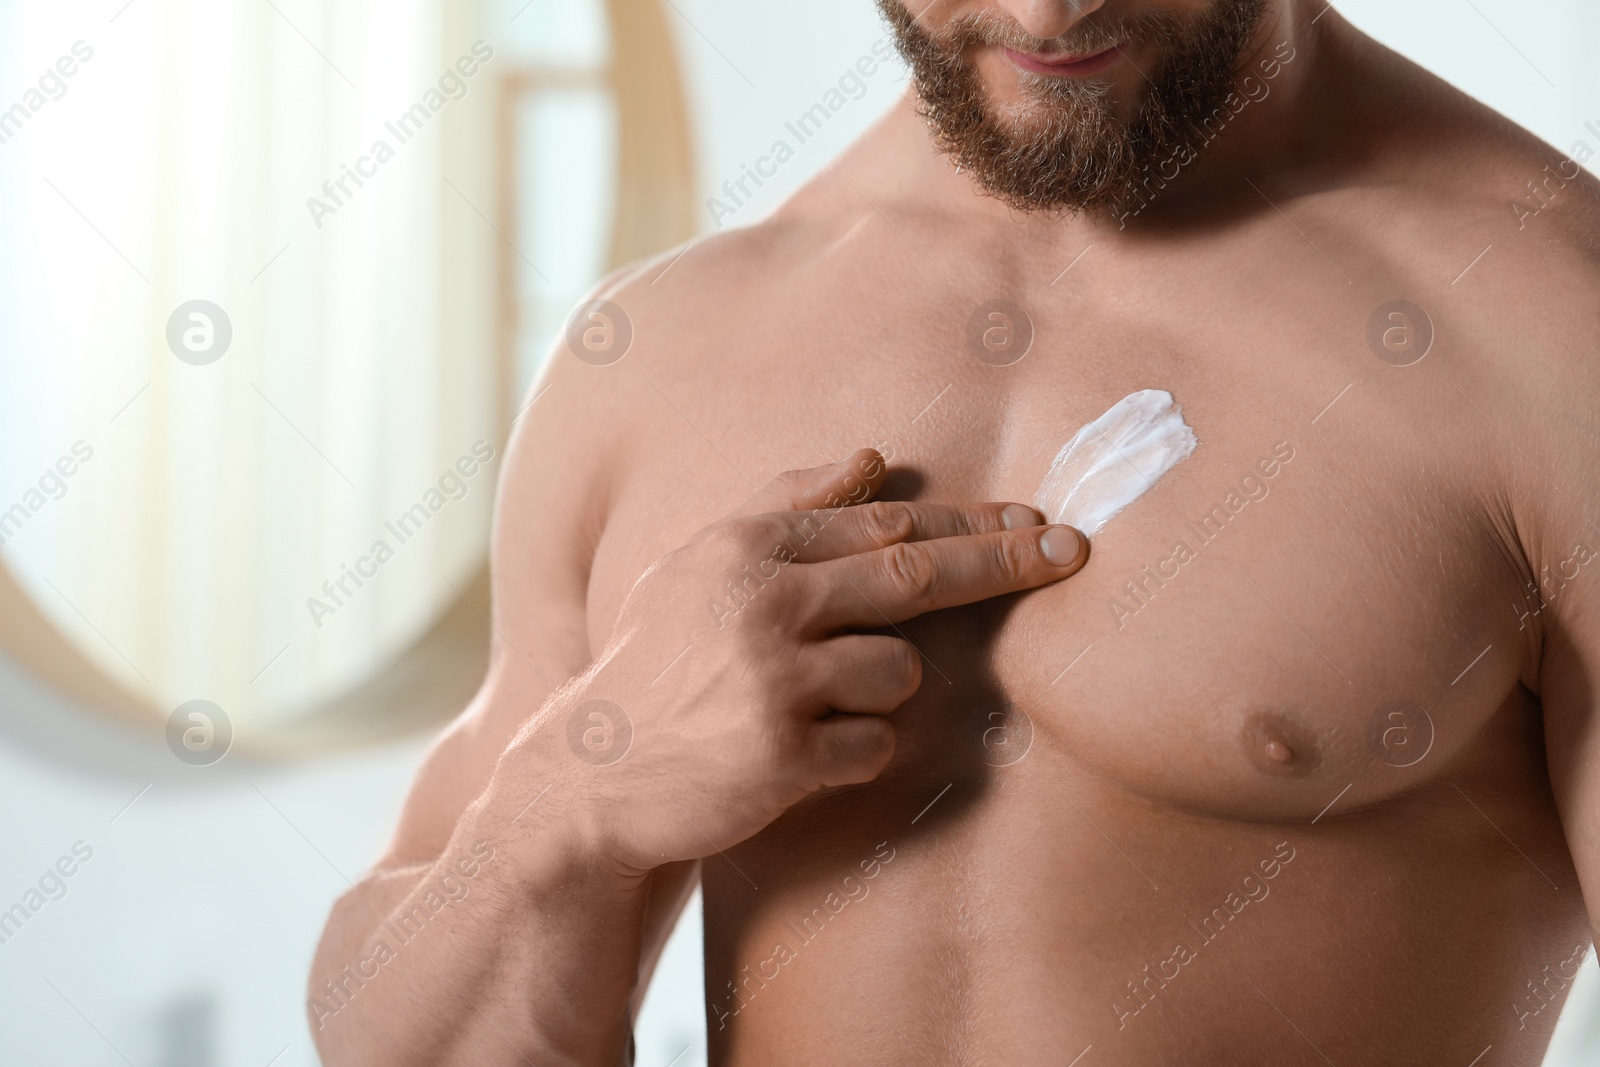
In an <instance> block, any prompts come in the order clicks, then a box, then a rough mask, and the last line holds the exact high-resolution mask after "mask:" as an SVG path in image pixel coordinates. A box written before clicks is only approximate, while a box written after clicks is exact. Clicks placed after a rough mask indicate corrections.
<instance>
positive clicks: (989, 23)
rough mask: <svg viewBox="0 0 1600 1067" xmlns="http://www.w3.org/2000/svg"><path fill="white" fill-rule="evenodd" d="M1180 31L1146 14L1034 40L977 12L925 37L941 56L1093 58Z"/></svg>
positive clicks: (997, 17)
mask: <svg viewBox="0 0 1600 1067" xmlns="http://www.w3.org/2000/svg"><path fill="white" fill-rule="evenodd" d="M1183 27H1184V23H1183V21H1182V20H1180V19H1178V18H1176V17H1174V16H1172V15H1169V14H1167V13H1165V12H1150V13H1146V14H1143V15H1137V16H1134V17H1132V18H1117V17H1112V18H1092V17H1091V18H1088V19H1085V20H1084V21H1083V22H1081V23H1079V24H1078V25H1076V26H1074V27H1073V28H1072V29H1071V30H1069V31H1067V32H1066V33H1064V34H1061V35H1060V36H1058V37H1035V36H1034V35H1033V34H1031V33H1029V32H1028V31H1027V30H1025V29H1023V28H1022V26H1021V25H1019V24H1018V23H1017V22H1016V21H1014V20H1012V19H1010V18H1007V17H1006V16H1004V15H1001V14H998V13H996V12H993V11H977V12H972V13H970V14H967V15H962V16H960V17H959V18H956V19H954V20H952V21H951V22H950V24H949V25H947V26H944V27H942V28H941V29H940V30H939V32H938V33H928V34H927V36H928V37H929V39H930V40H931V41H932V42H933V43H934V44H935V45H936V46H937V47H938V48H939V50H940V51H942V52H945V53H946V54H955V53H960V52H963V51H965V50H966V49H967V48H970V47H972V46H974V45H984V46H990V47H1000V48H1009V49H1011V50H1012V51H1013V52H1038V53H1044V54H1047V55H1048V54H1053V53H1066V54H1069V55H1094V54H1097V53H1100V52H1104V51H1105V50H1106V49H1108V48H1113V47H1115V46H1116V45H1119V44H1126V43H1128V42H1130V41H1150V42H1154V43H1157V44H1171V43H1173V42H1175V41H1179V40H1181V39H1182V37H1183ZM924 32H925V33H926V32H927V31H924Z"/></svg>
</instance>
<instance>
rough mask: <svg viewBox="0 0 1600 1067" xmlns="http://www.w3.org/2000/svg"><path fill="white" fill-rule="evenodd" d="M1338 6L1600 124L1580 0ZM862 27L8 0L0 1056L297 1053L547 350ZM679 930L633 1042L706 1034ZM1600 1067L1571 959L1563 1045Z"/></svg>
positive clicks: (752, 17) (395, 789)
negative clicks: (614, 273)
mask: <svg viewBox="0 0 1600 1067" xmlns="http://www.w3.org/2000/svg"><path fill="white" fill-rule="evenodd" d="M1336 6H1337V8H1338V10H1340V11H1341V12H1342V13H1343V14H1345V15H1346V16H1347V17H1348V18H1350V19H1351V20H1352V21H1354V22H1355V23H1357V24H1358V25H1360V26H1362V27H1363V28H1365V29H1366V30H1368V31H1369V32H1371V33H1373V34H1374V35H1376V36H1377V37H1378V38H1380V39H1381V40H1383V41H1385V42H1387V43H1388V44H1390V45H1392V46H1393V47H1395V48H1397V49H1398V50H1400V51H1401V52H1403V53H1405V54H1406V55H1408V56H1410V57H1412V58H1413V59H1415V60H1416V61H1417V62H1419V63H1421V64H1423V65H1424V66H1426V67H1428V68H1430V69H1431V70H1433V71H1435V72H1437V73H1438V74H1440V75H1441V76H1443V77H1444V78H1446V79H1447V80H1449V81H1451V82H1452V83H1454V84H1455V85H1457V86H1460V87H1461V88H1463V89H1464V90H1466V91H1467V92H1469V93H1471V94H1473V95H1474V96H1476V97H1478V98H1480V99H1482V100H1484V101H1486V102H1488V103H1489V104H1491V105H1493V106H1494V107H1496V108H1498V109H1499V110H1501V111H1502V112H1504V113H1506V114H1507V115H1509V116H1510V117H1511V118H1513V119H1515V120H1516V121H1517V122H1519V123H1521V124H1523V125H1525V126H1527V127H1529V128H1531V129H1532V130H1534V131H1535V132H1536V133H1538V134H1539V135H1540V136H1542V137H1543V138H1544V139H1545V140H1547V141H1548V142H1549V143H1550V144H1552V145H1554V146H1556V147H1557V148H1559V149H1561V151H1562V154H1565V153H1566V152H1567V150H1568V149H1570V147H1571V146H1572V145H1573V144H1574V142H1576V141H1578V140H1580V139H1587V140H1588V141H1589V143H1591V144H1594V145H1596V146H1597V147H1600V132H1597V131H1600V64H1596V63H1595V62H1594V51H1595V48H1596V46H1597V45H1600V7H1596V5H1593V4H1592V3H1589V2H1587V0H1408V2H1407V3H1405V4H1396V3H1393V2H1391V0H1340V2H1339V3H1338V4H1337V5H1336ZM883 35H884V30H883V28H882V26H881V25H880V23H879V21H878V18H877V15H876V12H875V10H874V7H873V5H872V4H871V3H870V0H814V2H812V3H808V4H805V5H776V4H775V5H773V6H771V7H765V6H762V5H759V4H749V3H735V2H733V0H390V2H388V3H384V4H376V3H368V2H357V0H75V2H73V3H60V2H58V0H6V2H4V3H0V190H3V191H4V196H3V197H0V220H3V221H0V233H4V234H5V235H6V239H5V240H4V242H0V813H3V817H0V826H3V828H4V841H5V846H4V848H3V849H0V912H4V909H10V908H12V907H13V905H15V904H22V905H23V913H24V915H25V918H22V919H15V918H14V919H13V920H12V922H11V924H10V925H5V924H3V923H0V1005H4V1007H3V1009H0V1017H3V1020H4V1024H3V1025H0V1063H6V1064H43V1063H71V1064H75V1065H79V1067H94V1065H100V1064H105V1065H113V1064H119V1063H120V1064H128V1065H138V1067H216V1065H223V1064H226V1065H238V1067H269V1065H272V1067H303V1065H311V1064H315V1063H316V1062H317V1059H316V1054H315V1052H314V1050H313V1047H312V1044H311V1041H310V1038H309V1035H308V1032H307V1025H306V1021H305V1015H304V985H303V983H304V979H305V975H306V971H307V966H308V961H309V959H310V956H311V952H312V949H313V946H314V944H315V942H316V939H317V935H318V932H319V930H320V927H321V924H322V921H323V919H324V917H325V915H326V913H327V909H328V907H329V905H330V903H331V902H332V900H333V899H334V897H335V896H336V895H337V894H338V893H339V892H340V891H341V890H342V889H343V888H345V886H346V885H347V884H348V882H349V881H350V880H352V879H354V878H357V877H359V873H360V872H361V871H362V870H363V869H364V868H365V867H366V866H367V865H368V864H369V863H370V862H371V861H372V859H373V858H374V856H375V854H376V852H377V850H378V848H379V847H380V844H381V842H382V841H383V839H384V836H385V835H386V834H387V832H388V829H389V826H390V823H391V820H392V819H393V817H394V814H395V812H396V810H397V806H398V804H399V802H400V799H401V796H402V795H403V792H404V790H405V788H406V785H407V782H408V781H409V779H410V777H411V774H412V772H413V770H414V768H415V767H416V765H417V762H418V760H419V759H420V757H421V755H422V753H423V751H424V748H425V746H426V745H427V744H428V741H429V739H430V738H431V737H432V736H433V735H434V734H435V733H436V732H437V730H438V729H439V726H440V724H441V723H442V722H443V721H444V718H445V717H447V716H448V714H449V712H450V711H451V710H453V709H454V708H458V707H459V706H460V705H461V704H462V702H464V700H465V699H466V697H467V696H468V695H469V694H470V692H471V690H472V688H473V686H474V684H475V682H476V681H477V676H478V674H479V672H481V670H482V665H483V647H484V634H485V624H484V621H483V614H482V613H483V612H484V611H486V610H487V607H488V593H487V586H486V581H485V574H484V550H485V544H486V537H487V532H488V528H489V525H488V524H489V517H490V508H491V504H492V492H493V482H494V478H495V476H496V475H497V473H498V469H499V467H498V458H499V452H500V449H501V447H502V445H503V442H504V439H505V434H506V431H507V428H508V426H509V425H510V423H511V421H512V420H513V419H514V418H516V417H517V415H518V412H519V409H520V408H521V406H522V404H523V402H524V395H525V393H526V391H527V388H528V385H529V383H530V382H531V381H532V379H533V377H534V375H535V374H536V373H537V371H538V369H539V365H540V360H541V359H542V358H544V355H545V353H546V351H547V350H548V348H549V345H550V343H551V341H552V339H553V338H554V337H556V336H557V335H558V332H559V331H560V329H561V327H562V323H563V320H564V318H565V316H566V315H567V313H568V311H569V309H570V308H571V307H572V305H573V304H574V302H575V300H576V299H577V297H578V296H579V295H580V294H581V293H582V292H583V291H584V290H585V289H586V288H587V287H588V286H589V285H590V284H592V283H593V282H594V281H595V280H596V279H597V278H598V277H600V276H601V275H602V274H604V273H605V272H606V271H607V270H609V269H610V268H611V267H613V266H615V265H617V264H619V263H622V262H627V261H629V260H632V259H635V258H638V257H640V256H643V255H647V254H651V253H654V252H656V251H659V250H661V249H663V248H668V247H671V246H673V245H675V244H678V243H680V242H682V241H685V240H688V239H690V238H692V237H694V236H695V235H696V234H699V233H704V232H708V231H710V230H714V229H716V228H719V227H724V226H737V225H745V224H747V223H749V222H751V221H754V220H756V219H758V218H760V217H761V216H762V215H763V214H764V213H765V212H766V211H768V210H769V209H770V208H771V207H772V206H773V205H775V204H776V203H778V202H779V201H780V200H781V199H782V198H783V197H784V196H785V195H787V194H788V193H789V192H790V191H791V190H793V189H794V188H795V187H797V186H798V185H799V184H800V183H801V182H803V181H804V180H805V179H806V178H807V177H808V176H809V175H811V174H812V173H814V172H815V171H817V170H818V169H819V168H820V167H822V166H823V165H824V164H826V163H827V162H828V161H829V160H830V159H831V158H832V157H833V156H834V155H835V154H836V153H837V152H838V151H839V150H840V149H841V148H842V147H843V146H844V145H846V144H847V143H848V142H849V141H850V140H851V139H852V138H853V137H855V136H856V135H857V134H858V133H860V132H861V131H862V130H863V129H864V128H865V127H866V126H867V125H868V124H869V123H871V122H872V121H873V120H874V119H875V118H876V117H877V116H878V115H880V114H881V113H882V112H883V111H884V110H885V109H886V108H888V107H889V106H890V105H891V103H892V102H893V101H894V100H895V99H896V97H897V95H898V94H900V93H901V92H902V91H903V89H904V85H905V78H904V71H903V69H902V68H901V66H900V65H899V63H898V61H895V62H891V63H888V64H886V65H883V66H882V67H880V68H876V69H875V70H874V73H873V74H871V75H870V76H863V75H861V74H859V73H852V72H856V71H857V70H858V68H857V61H858V60H859V59H860V58H861V57H863V56H868V55H871V54H873V50H874V49H873V46H874V44H876V43H878V42H880V40H881V39H882V38H883ZM833 90H837V94H838V95H837V99H835V98H834V97H833V96H830V91H833ZM825 101H826V102H827V104H826V106H827V110H828V118H827V120H826V121H825V122H822V123H820V124H819V125H818V128H816V129H815V132H814V134H813V135H811V136H810V137H809V138H808V139H806V140H805V141H804V142H803V143H799V142H797V141H796V139H795V138H794V137H793V136H792V134H790V133H789V132H788V130H787V128H786V125H785V124H786V123H788V122H789V121H790V120H792V119H794V118H795V117H796V116H798V115H800V114H802V113H804V112H806V111H808V110H809V109H811V108H812V107H813V106H814V105H816V104H818V103H819V102H825ZM835 105H836V106H835ZM1395 106H1396V107H1403V106H1404V101H1396V102H1395ZM1586 123H1593V125H1592V126H1586V125H1585V124H1586ZM780 139H783V140H788V141H790V142H791V143H792V147H794V149H795V152H794V155H793V158H792V159H788V160H787V161H785V162H784V163H783V164H782V165H781V166H778V167H776V168H775V169H774V168H772V167H764V169H765V170H768V171H773V172H772V173H769V174H765V175H763V177H762V180H761V182H760V183H759V185H757V184H754V183H751V182H748V181H747V182H746V184H745V189H744V193H747V194H750V195H744V194H741V195H740V197H739V198H738V202H737V203H735V202H733V200H732V199H731V198H730V197H729V196H728V194H727V193H726V192H725V191H724V188H723V187H724V182H729V181H733V182H737V181H738V180H739V179H740V177H741V176H742V175H743V174H745V173H746V168H747V167H753V166H755V164H756V162H757V161H758V160H759V159H760V158H761V157H763V156H766V155H767V154H768V153H769V151H770V149H771V146H772V145H773V143H774V142H775V141H777V140H780ZM714 200H717V201H720V204H718V203H713V201H714ZM730 209H731V210H730ZM175 355H176V356H178V358H177V359H174V356H175ZM486 452H487V454H488V456H489V457H491V458H485V453H486ZM468 468H470V469H471V470H472V472H473V473H471V474H466V473H464V472H465V471H466V470H467V469H468ZM452 472H454V473H452ZM418 504H421V505H422V509H421V511H418V510H417V508H416V506H417V505H418ZM405 516H411V517H412V518H411V520H410V522H409V525H407V524H406V520H405V518H404V517H405ZM397 520H398V521H400V522H401V523H402V525H405V530H404V534H405V536H404V537H403V538H400V537H394V538H392V540H394V541H395V542H397V545H396V550H395V551H394V553H393V558H392V559H387V560H385V561H383V562H382V563H381V565H379V564H371V563H367V564H362V563H360V560H361V559H363V558H364V553H366V551H367V549H368V546H370V545H371V544H372V543H373V542H374V541H375V540H377V539H379V538H381V537H384V536H385V534H384V531H386V530H387V529H389V526H390V525H391V524H393V523H394V522H396V521H397ZM352 567H354V568H356V569H358V570H360V571H361V573H363V574H365V575H366V577H365V578H364V579H363V580H361V581H356V580H354V579H349V578H347V577H346V575H347V574H348V572H349V570H350V568H352ZM194 702H198V703H194ZM157 708H159V709H163V710H162V712H160V713H158V712H155V711H153V710H152V709H157ZM169 709H178V710H179V711H181V712H182V714H178V712H174V713H173V714H172V716H170V717H169V716H168V715H167V714H165V712H166V711H167V710H169ZM221 753H226V755H225V757H224V758H221V759H216V758H214V757H215V756H217V755H218V754H221ZM68 870H70V871H71V873H70V874H67V873H65V872H67V871H68ZM699 931H700V916H699V911H698V906H697V905H696V906H694V907H691V908H690V909H689V912H688V913H687V914H686V916H685V918H684V920H683V922H682V923H681V925H680V927H679V929H678V930H677V932H676V934H675V935H674V937H673V939H672V942H671V945H670V947H669V949H668V951H667V954H666V958H665V959H664V961H663V962H662V965H661V968H660V971H659V972H658V974H657V978H656V981H655V984H654V987H653V988H652V991H651V993H650V996H649V999H648V1001H647V1004H646V1008H645V1011H644V1016H643V1018H642V1020H641V1022H640V1026H639V1028H638V1033H637V1043H638V1050H639V1059H638V1062H639V1064H640V1065H642V1067H696V1065H698V1064H703V1063H704V1061H705V1011H704V1004H703V999H702V992H701V978H700V947H699ZM1596 1062H1600V972H1597V971H1596V967H1595V963H1594V958H1593V955H1592V954H1591V956H1590V957H1589V959H1588V961H1587V962H1586V964H1585V966H1584V969H1583V972H1582V975H1581V977H1580V979H1579V980H1578V982H1577V985H1576V988H1575V989H1574V991H1573V993H1572V997H1571V1001H1570V1003H1569V1005H1568V1007H1567V1010H1566V1013H1565V1015H1564V1016H1563V1017H1562V1020H1561V1023H1560V1028H1559V1030H1558V1034H1557V1038H1556V1042H1555V1046H1554V1048H1553V1049H1552V1050H1551V1053H1550V1056H1549V1058H1548V1060H1547V1064H1549V1065H1550V1067H1577V1065H1580V1064H1590V1063H1596ZM1462 1067H1466V1065H1462Z"/></svg>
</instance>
